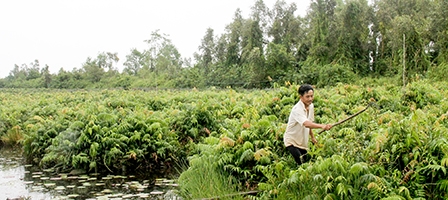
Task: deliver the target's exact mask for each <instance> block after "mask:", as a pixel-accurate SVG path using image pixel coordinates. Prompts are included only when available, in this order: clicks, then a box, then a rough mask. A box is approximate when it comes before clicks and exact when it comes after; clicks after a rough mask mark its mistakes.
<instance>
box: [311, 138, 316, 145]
mask: <svg viewBox="0 0 448 200" xmlns="http://www.w3.org/2000/svg"><path fill="white" fill-rule="evenodd" d="M311 142H313V144H314V145H317V140H316V138H315V137H312V138H311Z"/></svg>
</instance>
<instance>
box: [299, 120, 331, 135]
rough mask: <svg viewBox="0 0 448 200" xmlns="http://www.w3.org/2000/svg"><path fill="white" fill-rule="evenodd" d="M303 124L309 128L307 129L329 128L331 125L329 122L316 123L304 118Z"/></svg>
mask: <svg viewBox="0 0 448 200" xmlns="http://www.w3.org/2000/svg"><path fill="white" fill-rule="evenodd" d="M303 126H305V127H307V128H309V129H313V128H321V129H324V130H330V129H331V127H332V126H331V124H317V123H314V122H312V121H310V120H306V121H305V122H303ZM311 133H312V132H311V130H310V134H311Z"/></svg>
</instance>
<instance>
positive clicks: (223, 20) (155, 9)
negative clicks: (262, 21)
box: [0, 0, 310, 78]
mask: <svg viewBox="0 0 448 200" xmlns="http://www.w3.org/2000/svg"><path fill="white" fill-rule="evenodd" d="M285 1H286V2H287V3H288V4H289V3H292V2H295V3H296V4H297V7H298V10H297V13H296V14H298V15H302V16H304V14H305V13H306V10H307V9H308V7H309V4H310V0H295V1H294V0H285ZM264 2H265V4H266V5H267V6H268V7H269V8H272V7H273V5H274V4H275V2H276V0H264ZM254 4H255V0H126V1H125V0H76V1H75V0H71V1H69V0H2V1H0V78H4V77H6V76H8V75H9V72H10V71H11V70H12V69H13V68H14V64H17V65H19V66H21V65H22V64H28V65H29V64H30V63H31V62H33V61H34V60H36V59H37V60H39V63H40V68H43V67H44V66H45V65H48V66H49V68H50V71H51V73H57V72H58V71H59V69H60V68H64V69H66V70H68V71H71V70H72V69H73V68H78V69H79V68H81V67H82V63H84V62H85V61H86V59H87V57H92V58H95V57H96V56H97V55H98V53H100V52H112V53H115V52H116V53H118V57H119V58H120V63H119V65H121V63H122V62H123V61H124V60H125V59H126V57H125V56H126V55H128V54H129V53H130V50H131V49H132V48H137V49H138V50H143V49H146V48H147V45H146V43H144V42H143V41H144V40H147V39H149V38H150V34H151V33H152V32H154V31H155V30H158V29H159V30H160V33H164V34H167V35H168V38H169V39H171V41H172V43H173V44H174V45H175V46H176V47H177V49H178V50H179V52H180V53H181V55H182V57H185V58H191V57H192V56H193V53H194V52H197V51H198V46H199V45H200V43H201V39H202V38H203V36H204V35H205V32H206V30H207V28H209V27H210V28H212V29H214V31H215V35H218V34H221V33H222V32H223V31H224V28H225V26H226V25H227V24H229V23H231V22H232V19H233V16H234V13H235V11H236V9H237V8H240V9H241V10H242V14H243V17H245V18H247V16H248V15H249V14H250V13H251V10H250V8H251V7H252V6H253V5H254ZM119 68H120V69H121V68H122V67H121V66H119Z"/></svg>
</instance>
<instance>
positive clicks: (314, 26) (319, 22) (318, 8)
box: [307, 0, 337, 65]
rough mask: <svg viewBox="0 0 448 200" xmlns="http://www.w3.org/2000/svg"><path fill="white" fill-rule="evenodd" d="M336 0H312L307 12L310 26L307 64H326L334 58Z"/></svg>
mask: <svg viewBox="0 0 448 200" xmlns="http://www.w3.org/2000/svg"><path fill="white" fill-rule="evenodd" d="M336 5H337V4H336V0H312V1H311V4H310V10H309V12H308V16H307V17H309V20H310V24H309V27H310V28H311V30H310V32H309V34H310V35H311V37H312V38H310V39H311V41H312V44H311V45H312V46H311V48H310V51H309V56H308V58H307V63H308V65H310V64H311V65H315V64H320V65H322V64H328V63H330V62H331V61H332V60H333V58H334V53H335V51H333V49H336V48H335V47H336V44H337V43H336V42H335V41H337V33H335V32H333V30H335V28H336V27H335V26H336V16H335V9H336Z"/></svg>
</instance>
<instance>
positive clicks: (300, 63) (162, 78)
mask: <svg viewBox="0 0 448 200" xmlns="http://www.w3.org/2000/svg"><path fill="white" fill-rule="evenodd" d="M296 11H297V6H296V4H294V3H291V4H288V3H286V2H285V1H282V0H278V1H277V2H276V3H275V5H274V6H273V7H272V8H269V7H267V6H266V5H265V3H264V2H263V1H262V0H256V1H254V4H253V6H252V9H251V12H250V14H249V15H248V17H246V18H245V17H243V14H242V11H241V10H240V9H237V10H236V11H235V13H234V17H233V20H232V21H231V22H230V23H229V24H227V25H226V28H225V30H224V31H223V33H222V34H219V35H217V34H215V30H213V29H211V28H208V29H207V30H204V36H203V38H202V41H201V43H200V44H199V45H198V52H196V53H195V54H194V57H193V58H184V57H182V55H181V54H180V53H179V51H178V50H177V48H176V46H175V44H173V43H172V41H171V40H170V38H169V37H168V36H167V35H166V34H164V33H162V32H161V31H160V30H156V31H154V32H152V34H151V35H150V36H149V38H148V39H147V40H145V41H144V42H145V43H147V48H146V49H143V50H138V49H135V48H134V49H131V50H130V52H129V54H128V55H126V56H125V57H124V58H123V57H119V55H118V54H117V53H113V52H100V53H99V54H98V55H96V56H94V57H88V58H87V59H86V61H85V62H84V63H83V64H82V66H80V67H79V68H74V69H73V70H72V71H67V70H64V69H63V68H62V67H61V68H60V70H59V71H58V72H57V73H55V74H51V73H50V71H49V66H48V65H46V66H40V63H39V60H34V61H32V62H31V63H29V64H22V65H17V64H16V65H15V67H14V69H13V70H12V71H10V73H9V76H7V77H5V78H3V79H0V88H54V89H82V88H125V89H128V88H193V87H195V88H208V87H229V86H230V87H241V88H267V87H271V86H272V85H273V84H274V83H284V82H290V83H298V84H300V83H310V84H314V85H317V86H321V87H322V86H331V85H334V84H335V83H338V82H341V83H348V82H350V81H352V80H354V79H361V78H363V77H373V78H377V77H399V78H400V79H397V81H401V77H403V79H402V80H403V82H406V81H407V80H412V77H415V76H419V77H427V78H430V79H436V80H444V79H446V75H445V74H444V73H442V72H446V71H447V70H448V32H447V31H446V30H448V20H447V16H448V13H447V12H448V1H447V0H398V1H396V0H374V1H368V0H344V1H342V0H312V1H311V3H310V5H309V9H308V11H307V14H306V15H305V16H299V15H297V14H296ZM120 60H121V61H122V62H123V65H124V69H123V70H122V71H119V70H118V68H117V63H118V61H120ZM52 67H60V66H52ZM329 77H330V78H329Z"/></svg>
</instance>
